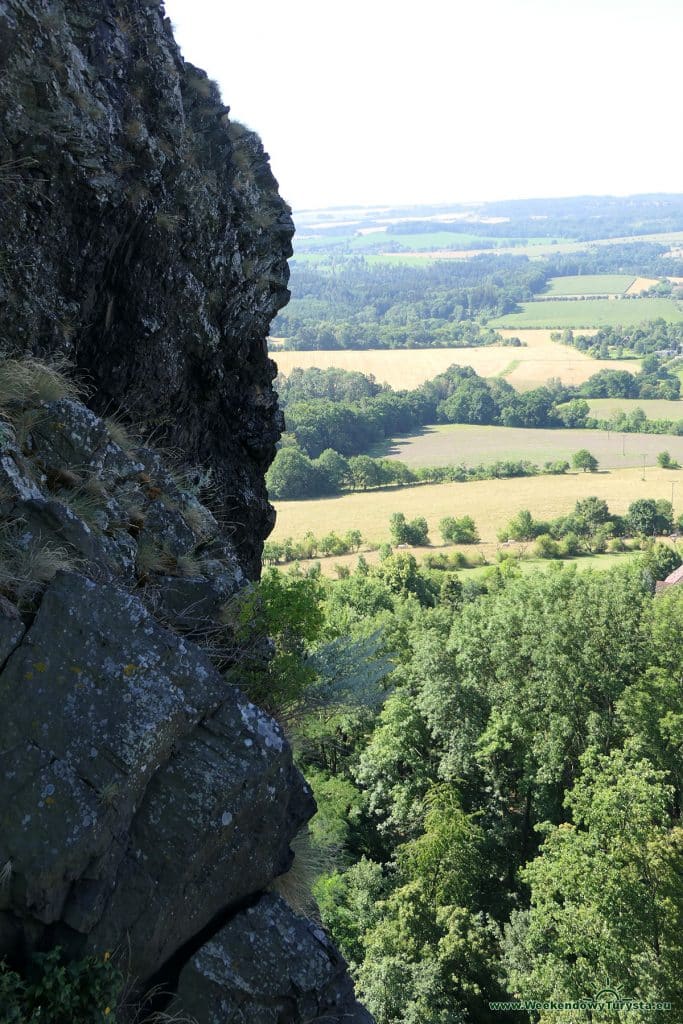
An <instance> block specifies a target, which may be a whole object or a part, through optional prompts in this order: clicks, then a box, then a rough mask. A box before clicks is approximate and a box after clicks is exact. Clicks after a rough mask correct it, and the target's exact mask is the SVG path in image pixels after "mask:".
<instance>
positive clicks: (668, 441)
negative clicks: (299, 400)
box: [370, 403, 683, 469]
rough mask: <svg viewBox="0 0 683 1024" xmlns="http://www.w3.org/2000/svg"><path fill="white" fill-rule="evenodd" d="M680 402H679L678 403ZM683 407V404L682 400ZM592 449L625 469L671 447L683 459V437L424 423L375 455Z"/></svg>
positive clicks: (449, 457)
mask: <svg viewBox="0 0 683 1024" xmlns="http://www.w3.org/2000/svg"><path fill="white" fill-rule="evenodd" d="M672 404H675V403H672ZM681 405H682V406H683V403H681ZM579 448H588V450H589V451H590V452H592V454H593V455H595V457H596V459H597V460H598V462H599V463H600V469H621V468H628V467H629V466H642V464H643V455H644V456H645V462H646V465H650V466H651V465H653V464H654V463H655V462H656V458H657V454H658V452H661V451H663V450H665V449H666V450H667V451H668V452H669V453H670V454H671V455H672V456H673V457H674V458H675V459H676V460H677V461H679V462H683V437H678V436H672V435H669V434H620V433H617V432H616V431H611V432H609V433H608V432H607V431H604V430H530V429H527V428H522V427H480V426H471V425H469V424H463V423H446V424H440V425H439V426H430V427H423V428H422V430H421V431H420V433H419V434H413V435H411V436H409V437H400V438H396V439H394V440H393V441H387V442H385V443H384V444H383V445H381V446H380V445H377V446H376V447H375V448H374V449H373V450H372V452H371V453H370V454H371V455H376V456H384V457H386V458H391V459H400V461H401V462H405V463H406V464H407V465H408V466H412V467H417V466H448V465H460V464H461V463H463V464H464V465H466V466H476V465H478V464H479V463H484V464H488V463H491V462H495V461H496V460H497V459H513V460H520V459H528V460H529V461H530V462H535V463H537V464H538V465H543V463H544V462H548V461H554V460H556V459H566V460H567V461H568V462H571V457H572V455H573V453H574V452H575V451H578V449H579Z"/></svg>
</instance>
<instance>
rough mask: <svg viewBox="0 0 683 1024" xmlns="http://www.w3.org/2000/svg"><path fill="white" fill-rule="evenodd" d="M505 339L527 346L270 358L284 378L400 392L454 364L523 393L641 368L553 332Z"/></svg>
mask: <svg viewBox="0 0 683 1024" xmlns="http://www.w3.org/2000/svg"><path fill="white" fill-rule="evenodd" d="M567 305H570V303H567ZM571 305H573V303H571ZM586 333H591V332H590V331H587V332H586ZM501 334H503V336H504V337H513V336H514V337H518V338H519V339H520V340H521V341H523V342H524V346H523V347H521V348H513V347H507V346H496V345H490V346H484V347H482V348H426V349H425V348H423V349H361V350H355V349H330V350H324V351H308V352H280V351H277V352H275V351H273V352H271V356H272V358H274V359H275V361H276V362H277V365H278V368H279V369H280V370H281V371H282V373H283V374H285V376H286V375H287V374H289V373H291V371H292V370H293V369H294V367H295V366H301V367H303V368H304V369H306V368H308V367H311V366H317V367H320V368H321V369H325V368H326V367H328V366H337V367H340V368H341V369H342V370H360V371H362V372H363V373H371V374H373V376H374V377H375V378H376V379H377V380H378V381H380V383H387V384H389V385H391V387H392V388H396V389H398V388H415V387H418V386H419V385H420V384H423V383H424V382H425V381H426V380H430V379H431V378H432V377H435V376H436V375H437V374H439V373H443V372H444V370H446V369H447V368H448V367H449V366H452V365H453V364H454V363H456V364H458V365H460V366H471V367H472V368H473V369H474V370H476V371H477V373H479V374H481V375H482V376H483V377H503V378H504V379H505V380H507V381H508V383H510V384H512V386H513V387H515V388H517V390H518V391H528V390H529V389H530V388H535V387H538V386H539V385H541V384H544V383H545V382H546V381H547V380H548V379H549V378H550V377H559V378H560V379H561V380H562V382H563V383H564V384H582V383H583V382H584V381H585V380H588V378H589V377H590V376H592V375H593V374H594V373H597V372H598V370H601V369H612V370H631V371H632V372H634V373H635V372H636V371H637V370H638V369H639V366H640V363H639V361H638V360H627V359H621V360H617V359H611V360H600V359H593V358H591V356H588V355H586V354H585V353H584V352H579V351H578V350H577V349H574V348H572V347H571V346H568V345H560V344H559V343H558V342H554V341H551V340H550V331H548V330H545V331H538V330H514V331H513V330H503V331H501Z"/></svg>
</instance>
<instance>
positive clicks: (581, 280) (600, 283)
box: [544, 274, 635, 295]
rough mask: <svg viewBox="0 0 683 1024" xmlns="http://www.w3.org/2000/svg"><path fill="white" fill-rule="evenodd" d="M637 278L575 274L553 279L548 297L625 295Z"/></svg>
mask: <svg viewBox="0 0 683 1024" xmlns="http://www.w3.org/2000/svg"><path fill="white" fill-rule="evenodd" d="M634 281H635V277H634V276H632V275H629V274H575V275H573V276H572V277H552V278H551V279H550V281H548V289H547V291H546V292H545V293H544V294H546V295H623V294H624V292H625V291H626V290H627V289H628V288H630V287H631V285H632V284H633V282H634Z"/></svg>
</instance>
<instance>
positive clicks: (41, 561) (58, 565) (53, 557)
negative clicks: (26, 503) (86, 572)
mask: <svg viewBox="0 0 683 1024" xmlns="http://www.w3.org/2000/svg"><path fill="white" fill-rule="evenodd" d="M21 531H22V524H21V523H14V524H12V525H11V526H8V525H4V526H3V527H1V528H0V592H1V593H3V594H6V595H7V597H9V598H10V599H11V600H13V601H15V602H16V603H17V604H18V605H19V606H20V607H27V606H28V607H30V606H31V605H32V604H33V602H34V600H35V598H36V597H37V595H38V594H39V593H40V592H41V590H43V588H44V587H45V586H46V585H47V584H48V583H49V582H50V580H52V579H54V577H55V576H56V575H57V573H58V572H70V571H73V570H74V569H77V568H78V567H79V566H80V564H81V559H79V558H77V557H76V556H75V555H73V554H72V553H71V552H70V551H69V550H68V549H67V548H66V547H61V546H59V545H57V544H54V543H52V542H51V541H43V540H42V539H41V538H40V537H37V538H36V537H27V536H26V535H22V532H21Z"/></svg>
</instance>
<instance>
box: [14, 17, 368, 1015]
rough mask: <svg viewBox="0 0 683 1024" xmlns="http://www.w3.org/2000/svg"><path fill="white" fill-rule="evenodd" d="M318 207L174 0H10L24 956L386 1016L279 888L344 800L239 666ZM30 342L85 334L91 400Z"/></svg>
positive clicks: (18, 923) (307, 1008)
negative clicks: (30, 360)
mask: <svg viewBox="0 0 683 1024" xmlns="http://www.w3.org/2000/svg"><path fill="white" fill-rule="evenodd" d="M292 232H293V227H292V222H291V218H290V211H289V209H288V207H287V206H286V204H285V203H284V202H283V201H282V200H281V198H280V197H279V195H278V192H277V184H276V182H275V180H274V178H273V176H272V174H271V171H270V168H269V164H268V158H267V155H266V154H265V153H264V151H263V148H262V146H261V144H260V142H259V140H258V138H257V137H256V136H255V135H253V134H252V133H251V132H249V131H247V130H246V129H244V128H243V127H242V126H241V125H239V124H237V123H236V122H232V121H231V120H230V118H229V116H228V108H227V107H225V106H223V105H222V103H221V100H220V97H219V95H218V92H217V90H216V88H215V87H214V86H213V85H212V83H210V82H209V81H208V79H207V78H206V76H205V74H204V73H203V72H201V71H199V70H198V69H196V68H193V67H192V66H191V65H188V64H186V63H185V62H184V61H183V60H182V59H181V57H180V55H179V52H178V49H177V47H176V45H175V43H174V41H173V37H172V34H171V29H170V25H169V23H168V21H167V20H166V19H165V17H164V11H163V6H162V5H161V4H160V3H159V0H0V320H1V321H2V338H1V339H0V343H1V345H2V351H0V377H1V378H2V386H1V388H0V390H2V395H1V396H0V397H1V408H0V826H1V827H0V876H1V878H0V883H1V884H0V958H2V957H9V958H10V959H11V960H12V961H13V962H14V963H15V964H16V965H17V966H21V964H22V961H24V960H25V958H26V956H27V955H28V954H29V953H31V952H32V951H34V950H45V949H50V948H52V947H53V946H55V945H59V946H61V947H63V948H64V950H66V951H67V953H68V954H70V955H72V956H74V957H79V956H81V955H83V954H85V953H87V952H90V951H93V952H96V953H98V954H103V953H104V951H105V950H110V951H112V955H113V957H114V959H115V960H116V962H117V963H118V964H119V965H120V967H121V969H122V970H123V972H124V973H125V974H126V976H127V981H128V984H129V985H131V986H132V991H133V995H134V996H135V995H137V996H140V995H142V994H143V993H144V992H145V991H147V990H148V989H149V987H150V986H153V985H157V984H159V985H161V986H165V987H167V988H169V989H170V990H171V991H172V990H174V989H175V988H177V985H178V979H179V977H182V979H183V981H182V998H183V999H184V1001H185V1003H186V1005H187V1009H186V1012H190V1013H192V1014H193V1015H194V1016H195V1018H196V1019H197V1021H198V1024H213V1022H214V1021H216V1022H217V1021H221V1022H223V1021H225V1022H226V1024H227V1022H228V1021H230V1022H231V1024H232V1022H233V1020H234V1021H236V1020H243V1021H244V1022H245V1024H246V1022H249V1024H271V1022H273V1024H274V1022H275V1021H276V1020H277V1021H283V1020H285V1019H286V1020H287V1021H288V1022H290V1024H304V1022H309V1021H313V1020H320V1021H322V1020H323V1019H324V1020H325V1021H326V1022H329V1024H337V1022H339V1024H341V1021H342V1020H344V1021H357V1022H358V1024H365V1022H366V1021H368V1020H369V1018H368V1017H367V1015H366V1014H365V1011H363V1010H362V1009H361V1008H360V1007H359V1006H358V1004H357V1003H356V1001H355V998H354V995H353V990H352V986H351V984H350V981H349V979H348V976H347V975H346V972H345V965H344V963H343V961H342V960H341V959H340V957H339V955H338V954H337V952H336V951H335V949H334V947H333V946H332V945H331V944H330V942H329V940H328V939H327V938H326V937H325V936H324V935H323V933H322V932H321V931H320V930H319V929H317V928H316V927H315V926H313V925H311V924H310V922H306V921H305V920H304V919H302V918H299V917H297V916H296V915H295V914H294V913H293V912H292V911H291V910H290V909H289V908H288V907H287V906H286V905H285V904H283V903H282V902H281V901H280V900H278V899H276V898H275V897H273V896H272V895H269V894H268V893H267V891H266V890H267V889H268V888H269V887H270V886H271V883H272V881H273V879H274V878H275V877H277V875H278V874H281V873H282V872H284V871H286V870H287V869H288V867H289V866H290V864H291V860H292V853H291V850H290V842H291V840H292V838H293V836H294V835H295V834H296V833H297V831H298V830H299V829H300V828H301V826H302V824H304V823H305V822H306V821H307V820H308V819H309V818H310V817H311V815H312V813H313V812H314V809H315V805H314V802H313V799H312V796H311V793H310V790H309V788H308V787H307V785H306V784H305V782H304V780H303V778H302V777H301V776H300V774H299V772H298V771H297V770H296V768H295V766H294V764H293V760H292V755H291V750H290V748H289V745H288V744H287V742H286V739H285V737H284V736H283V734H282V731H281V729H280V728H279V726H278V725H277V724H276V723H275V722H274V721H273V720H272V719H271V718H269V717H268V716H267V715H266V714H265V713H264V712H262V711H261V710H260V709H259V708H257V707H255V706H254V705H253V704H252V703H250V702H249V700H248V699H247V698H246V697H245V696H244V695H243V694H242V693H241V692H240V690H239V689H237V688H235V686H233V685H228V682H227V681H226V677H225V676H224V675H223V674H222V673H223V671H224V669H229V675H230V679H231V681H235V680H236V681H237V683H238V684H239V665H240V661H239V658H240V645H241V644H242V643H244V638H243V637H242V636H241V635H240V636H239V637H238V636H237V635H235V632H234V627H233V625H231V623H235V622H236V619H235V617H234V612H235V606H238V605H239V600H240V592H241V591H242V590H243V589H244V588H245V587H246V586H248V583H249V579H250V578H251V579H253V578H255V577H256V576H257V575H258V571H259V562H260V552H261V547H262V544H263V540H264V539H265V536H266V535H267V533H268V532H269V529H270V527H271V525H272V521H273V520H272V510H271V508H270V506H269V505H268V503H267V499H266V492H265V487H264V480H263V477H264V472H265V470H266V468H267V467H268V465H269V463H270V461H271V460H272V457H273V455H274V450H275V443H276V441H277V438H278V436H279V430H280V426H281V423H280V414H279V412H278V410H277V403H276V397H275V395H274V393H273V391H272V388H271V381H272V378H273V376H274V370H275V367H274V364H273V363H271V362H270V360H269V359H268V355H267V349H266V335H267V332H268V329H269V325H270V321H271V319H272V317H273V315H274V314H275V312H276V311H277V309H278V308H280V307H281V306H282V305H284V303H285V302H286V301H287V298H288V292H287V287H286V285H287V276H288V271H287V264H286V260H287V257H288V256H289V255H290V254H291V245H290V240H291V235H292ZM11 356H39V357H40V358H43V359H44V358H47V359H48V360H49V359H50V358H52V357H54V356H65V357H66V358H67V359H68V360H69V361H70V362H71V363H72V364H74V365H75V367H76V368H77V372H78V373H79V374H80V375H81V376H82V377H84V378H85V379H86V380H87V382H88V385H89V388H90V397H89V400H88V405H89V406H90V407H88V406H86V405H84V404H83V403H82V402H81V401H80V400H79V399H78V398H77V395H76V393H75V392H74V389H73V388H71V387H69V386H68V385H66V384H65V383H64V381H62V382H61V383H60V382H59V381H57V384H56V385H55V382H54V381H52V383H50V380H49V378H50V374H49V373H48V374H47V377H48V385H49V386H48V387H46V386H45V381H44V380H43V381H42V383H41V384H40V386H38V385H37V384H36V383H35V382H36V380H37V379H38V377H40V373H41V371H40V367H38V368H36V366H35V365H34V364H32V365H30V367H29V371H28V376H27V375H26V374H23V371H22V372H19V371H18V370H17V366H16V365H15V364H13V363H12V362H11V361H9V362H8V361H7V360H8V357H11ZM22 365H24V366H26V365H27V364H26V363H24V364H22ZM8 367H9V372H7V371H8ZM22 374H23V375H22ZM32 374H33V377H32V376H31V375H32ZM36 374H37V376H36ZM29 378H30V379H29ZM8 381H10V383H11V382H12V381H13V382H14V384H13V385H12V386H10V387H9V391H8ZM34 385H35V386H34ZM12 388H13V389H12ZM22 389H23V390H22ZM119 410H123V413H124V416H125V415H127V416H128V417H129V418H130V420H131V422H132V423H133V424H134V425H135V429H136V431H140V432H141V433H142V436H147V435H148V434H150V433H153V434H154V436H155V439H157V440H158V441H161V442H162V443H163V444H164V445H167V444H171V445H173V446H175V447H176V448H177V449H179V450H180V452H181V453H182V455H183V457H184V458H185V459H186V460H187V461H189V462H190V463H191V464H193V465H196V466H200V467H202V468H203V471H205V472H203V473H202V478H203V483H204V484H205V483H206V477H207V475H208V473H207V472H206V471H208V470H210V471H211V477H212V488H211V490H212V493H213V494H214V496H215V500H214V502H213V504H212V510H209V508H208V507H206V505H205V504H204V503H203V502H202V500H200V497H201V496H205V495H206V493H207V491H206V488H205V487H199V486H196V487H193V486H191V484H192V482H193V479H194V482H195V483H197V484H198V482H199V477H196V478H193V477H192V474H191V475H190V477H189V479H188V478H187V477H184V476H182V475H179V474H178V473H177V472H172V471H171V470H170V469H169V467H168V465H166V464H165V462H164V459H163V458H162V457H161V455H160V454H159V452H158V451H157V450H155V449H154V448H153V447H150V446H148V445H144V444H141V443H139V442H137V441H134V440H131V438H130V437H126V435H125V432H122V431H121V429H120V428H118V427H116V426H115V425H114V424H112V423H111V422H110V421H109V420H108V419H107V418H106V415H105V414H109V413H110V412H116V411H119ZM214 513H215V515H214ZM268 652H269V644H268V641H267V638H265V637H261V638H254V647H253V650H251V651H250V652H249V661H250V666H251V667H252V669H253V666H254V665H255V664H257V663H258V660H259V659H261V660H262V661H263V659H265V658H267V657H268V656H269V655H268ZM249 949H254V950H255V951H257V952H258V957H259V959H260V961H261V962H262V963H263V964H265V965H267V977H265V978H262V979H261V981H260V982H259V983H258V984H257V983H256V982H255V980H254V977H253V964H250V963H249V958H248V955H247V951H248V950H249ZM217 951H218V952H217ZM216 957H218V959H216ZM230 957H232V958H233V960H234V963H232V966H230V968H229V969H228V967H227V959H226V958H230ZM219 961H220V964H219ZM212 965H213V966H212ZM221 965H222V966H221ZM214 966H215V967H216V973H215V976H214ZM219 967H220V970H219ZM200 990H201V991H200ZM202 993H203V994H202ZM180 998H181V997H180V995H178V997H177V999H180ZM223 1004H225V1006H227V1007H229V1008H230V1009H229V1011H226V1012H228V1016H227V1017H226V1016H225V1014H223V1016H221V1014H222V1013H223V1011H222V1010H221V1009H220V1007H221V1006H222V1005H223ZM217 1007H218V1009H217ZM165 1008H166V1007H165V1005H155V1006H153V1007H152V1009H153V1010H157V1009H161V1010H164V1009H165ZM233 1010H234V1013H235V1014H237V1016H235V1015H233ZM0 1016H1V1010H0ZM48 1016H49V1012H48ZM131 1016H135V1011H131ZM135 1019H136V1020H140V1019H141V1017H140V1016H139V1015H138V1016H136V1017H135Z"/></svg>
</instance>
